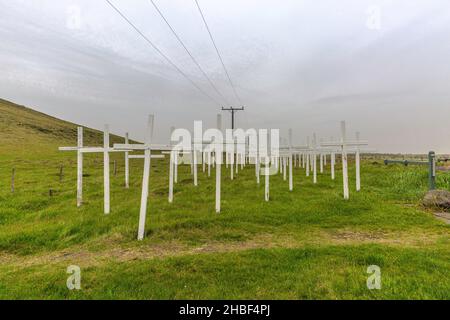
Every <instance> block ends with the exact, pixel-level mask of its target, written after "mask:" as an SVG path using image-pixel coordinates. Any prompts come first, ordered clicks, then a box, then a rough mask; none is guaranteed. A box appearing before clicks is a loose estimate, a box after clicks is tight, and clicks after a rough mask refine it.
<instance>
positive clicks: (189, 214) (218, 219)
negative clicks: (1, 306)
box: [0, 103, 450, 299]
mask: <svg viewBox="0 0 450 320" xmlns="http://www.w3.org/2000/svg"><path fill="white" fill-rule="evenodd" d="M0 108H4V109H5V110H6V111H7V112H6V113H3V114H8V117H10V118H9V120H8V121H9V122H8V121H6V120H5V121H3V119H2V123H3V127H1V128H0V129H1V131H0V134H1V135H2V137H3V136H4V137H6V138H5V139H6V140H8V139H14V141H13V142H14V143H13V142H12V141H10V142H8V143H6V144H5V145H3V146H1V147H0V262H1V263H0V298H2V299H8V298H25V299H34V298H44V299H118V298H119V299H148V298H150V299H183V298H187V299H197V298H198V299H209V298H211V299H219V298H225V299H232V298H236V299H241V298H245V299H260V298H261V299H263V298H264V299H281V298H286V299H449V298H450V279H449V270H450V259H449V258H450V227H449V226H448V225H446V224H445V223H443V222H440V221H438V220H436V219H435V218H434V217H433V215H432V212H431V211H429V210H426V209H424V208H422V207H421V206H420V199H421V197H422V196H423V194H424V193H425V192H426V188H427V173H426V168H422V167H413V166H411V167H407V168H405V167H403V166H400V165H398V166H397V165H393V166H384V165H383V164H382V161H375V162H374V161H373V160H370V161H368V160H367V161H364V162H363V167H362V186H363V190H362V191H361V192H360V193H356V192H355V191H354V180H353V179H354V167H352V166H351V167H350V170H351V171H350V172H351V186H352V189H351V198H350V201H344V200H343V199H342V190H341V189H342V186H341V174H340V171H339V170H338V172H337V178H336V180H335V181H331V179H330V176H329V172H328V169H329V168H327V170H326V172H325V173H324V174H323V175H319V183H318V184H317V185H314V184H313V183H312V182H311V179H310V178H306V177H305V175H304V171H303V170H302V169H300V168H296V169H295V173H294V191H293V192H289V191H288V183H287V182H286V181H283V179H282V177H281V176H275V177H272V178H271V201H270V202H269V203H266V202H264V201H263V200H264V185H263V184H261V185H257V184H256V181H255V179H254V169H253V168H252V167H247V168H246V169H245V170H244V171H242V172H240V173H239V174H238V176H237V178H236V179H235V180H234V181H230V179H229V173H228V171H225V168H224V171H223V173H222V174H223V189H222V199H223V202H222V213H221V214H216V213H215V210H214V170H213V171H212V172H213V176H212V177H211V178H208V177H207V176H206V175H205V174H203V173H201V167H199V172H200V174H199V186H198V187H194V186H193V183H192V176H191V175H190V172H189V171H190V170H189V167H187V166H182V167H180V172H179V183H178V184H177V185H176V186H175V200H174V203H173V204H169V203H168V201H167V196H168V194H167V193H168V160H167V159H165V160H154V161H152V171H151V185H150V198H149V210H148V216H147V225H146V238H145V240H144V241H142V242H138V241H136V235H137V224H138V214H139V201H140V186H141V174H142V161H140V160H132V164H131V187H130V189H128V190H127V189H124V187H123V185H124V177H123V156H122V155H119V154H115V155H113V156H112V159H111V161H113V160H116V161H117V163H118V168H119V171H118V175H117V176H115V177H114V176H113V175H111V178H112V185H111V201H112V203H111V214H110V215H109V216H105V215H104V214H103V201H102V200H103V190H102V188H103V167H102V157H101V155H88V156H86V158H85V178H84V200H85V203H84V205H83V207H81V208H76V190H75V187H76V172H75V170H76V169H75V160H76V157H75V154H71V153H60V152H58V151H57V147H58V146H61V145H72V144H74V143H75V136H74V135H70V134H69V135H66V134H65V133H67V132H73V130H74V128H75V126H74V125H71V124H68V123H62V122H59V121H58V120H56V119H52V118H47V117H45V116H42V115H39V114H37V113H34V112H32V111H29V110H24V109H20V108H17V107H15V106H10V105H6V104H5V103H3V104H2V103H0ZM17 118H21V119H29V120H27V121H28V123H29V125H28V126H26V128H24V127H23V126H17V125H16V124H14V123H15V122H14V121H12V120H11V119H13V120H14V119H16V120H17ZM21 121H22V122H25V120H21ZM11 123H12V124H11ZM57 128H59V129H57ZM61 128H63V129H61ZM60 129H61V130H63V131H64V130H66V131H64V132H65V133H64V132H63V133H61V132H62V131H60ZM92 132H93V133H92V136H91V138H90V139H91V141H89V143H90V144H97V145H98V144H101V134H99V133H98V132H95V131H92ZM27 137H28V138H27ZM32 137H36V140H33V139H32ZM113 139H116V141H120V138H118V137H114V138H113ZM38 147H39V148H38ZM16 150H19V151H17V152H16ZM20 150H22V151H20ZM25 150H26V152H25ZM61 164H63V165H64V178H63V181H62V182H59V176H58V173H59V167H60V165H61ZM13 167H14V168H15V169H16V182H15V192H14V194H13V193H11V190H10V180H11V170H12V168H13ZM448 181H450V174H448V173H439V178H438V181H437V182H438V186H439V187H440V188H447V189H448V188H449V183H448ZM49 189H52V190H53V191H54V192H53V193H54V194H53V196H52V197H50V196H49ZM372 264H375V265H378V266H380V267H381V272H382V289H381V290H368V289H367V287H366V280H367V277H368V274H367V273H366V270H367V267H368V266H369V265H372ZM69 265H78V266H80V267H81V270H82V290H80V291H77V292H73V291H69V290H68V289H67V288H66V279H67V277H68V274H66V269H67V267H68V266H69Z"/></svg>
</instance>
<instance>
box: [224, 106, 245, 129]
mask: <svg viewBox="0 0 450 320" xmlns="http://www.w3.org/2000/svg"><path fill="white" fill-rule="evenodd" d="M243 110H244V107H240V108H233V107H230V108H223V107H222V111H230V112H231V129H232V130H234V114H235V113H236V112H238V111H243Z"/></svg>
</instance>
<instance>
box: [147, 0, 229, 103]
mask: <svg viewBox="0 0 450 320" xmlns="http://www.w3.org/2000/svg"><path fill="white" fill-rule="evenodd" d="M149 1H150V2H151V3H152V5H153V7H155V9H156V11H157V12H158V13H159V15H160V16H161V18H162V19H163V20H164V22H165V23H166V24H167V26H168V27H169V29H170V30H171V31H172V33H173V35H174V36H175V38H176V39H177V40H178V42H179V43H180V44H181V46H182V47H183V48H184V50H185V51H186V53H187V54H188V55H189V57H191V59H192V61H193V62H194V64H195V65H196V66H197V67H198V69H199V70H200V72H201V73H202V74H203V76H204V77H205V78H206V80H208V82H209V84H210V85H211V87H212V88H213V89H214V91H216V93H217V94H218V95H219V96H220V97H221V98H222V99H223V100H224V101H225V103H226V104H227V105H228V104H229V103H228V102H227V99H226V98H225V97H224V95H223V94H222V93H221V92H220V91H219V90H218V89H217V87H216V86H215V85H214V83H213V82H212V81H211V79H210V78H209V77H208V75H207V74H206V72H205V71H204V70H203V68H202V67H201V66H200V64H199V63H198V62H197V60H196V59H195V58H194V56H193V55H192V53H191V52H190V51H189V49H188V48H187V47H186V45H185V44H184V42H183V41H182V40H181V38H180V36H179V35H178V34H177V32H176V31H175V30H174V28H173V27H172V26H171V25H170V23H169V21H168V20H167V19H166V17H165V16H164V15H163V13H162V12H161V10H160V9H159V8H158V6H157V5H156V4H155V2H154V1H153V0H149Z"/></svg>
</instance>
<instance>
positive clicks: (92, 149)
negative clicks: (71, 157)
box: [58, 147, 131, 153]
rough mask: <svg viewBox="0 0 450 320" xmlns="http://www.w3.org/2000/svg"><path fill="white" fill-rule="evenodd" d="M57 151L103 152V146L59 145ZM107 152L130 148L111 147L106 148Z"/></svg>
mask: <svg viewBox="0 0 450 320" xmlns="http://www.w3.org/2000/svg"><path fill="white" fill-rule="evenodd" d="M58 150H59V151H80V152H81V153H103V152H105V148H103V147H81V148H78V147H59V148H58ZM106 151H108V152H123V151H131V150H115V149H113V148H107V149H106Z"/></svg>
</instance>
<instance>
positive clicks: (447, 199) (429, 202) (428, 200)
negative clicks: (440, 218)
mask: <svg viewBox="0 0 450 320" xmlns="http://www.w3.org/2000/svg"><path fill="white" fill-rule="evenodd" d="M422 202H423V204H424V206H426V207H439V208H444V209H450V192H449V191H447V190H431V191H428V192H427V194H426V195H425V197H424V198H423V201H422Z"/></svg>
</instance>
